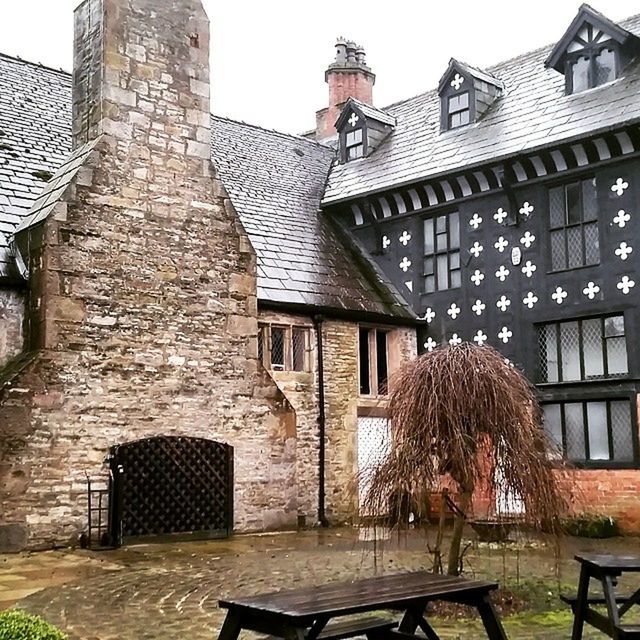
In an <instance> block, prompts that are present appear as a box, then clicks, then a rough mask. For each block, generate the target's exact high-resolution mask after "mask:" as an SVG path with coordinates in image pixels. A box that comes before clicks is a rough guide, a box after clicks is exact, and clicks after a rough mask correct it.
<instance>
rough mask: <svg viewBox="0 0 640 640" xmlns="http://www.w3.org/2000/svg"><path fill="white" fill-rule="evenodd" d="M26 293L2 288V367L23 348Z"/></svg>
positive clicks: (0, 319)
mask: <svg viewBox="0 0 640 640" xmlns="http://www.w3.org/2000/svg"><path fill="white" fill-rule="evenodd" d="M23 323H24V295H23V294H22V292H20V291H16V290H14V289H3V288H0V369H2V367H4V365H6V364H7V362H9V361H10V360H12V359H13V358H15V357H16V356H17V355H19V354H20V352H21V351H22V349H23V346H24V336H23Z"/></svg>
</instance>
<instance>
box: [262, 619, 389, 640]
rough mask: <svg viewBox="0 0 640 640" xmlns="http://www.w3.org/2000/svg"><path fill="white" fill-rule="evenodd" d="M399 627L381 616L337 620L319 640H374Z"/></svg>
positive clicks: (328, 626) (273, 638)
mask: <svg viewBox="0 0 640 640" xmlns="http://www.w3.org/2000/svg"><path fill="white" fill-rule="evenodd" d="M397 626H398V622H397V621H395V620H389V619H388V618H382V617H379V616H367V617H366V618H359V619H355V620H336V621H335V622H329V623H328V624H327V626H326V627H325V628H324V629H323V630H322V631H321V632H320V633H319V634H318V637H317V640H345V639H346V638H355V637H356V636H367V638H368V640H374V639H375V638H378V637H379V636H380V635H381V634H386V633H388V632H389V631H391V630H392V629H395V628H396V627H397ZM266 640H280V639H279V638H278V636H267V638H266Z"/></svg>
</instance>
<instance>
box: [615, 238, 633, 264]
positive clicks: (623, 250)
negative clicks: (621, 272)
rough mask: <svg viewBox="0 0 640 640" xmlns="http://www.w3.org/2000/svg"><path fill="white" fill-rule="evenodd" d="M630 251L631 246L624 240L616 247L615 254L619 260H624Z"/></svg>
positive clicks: (631, 249)
mask: <svg viewBox="0 0 640 640" xmlns="http://www.w3.org/2000/svg"><path fill="white" fill-rule="evenodd" d="M632 251H633V247H630V246H629V245H628V244H627V243H626V242H621V243H620V246H619V247H618V248H617V249H616V255H617V256H618V257H619V258H620V260H626V259H627V258H628V257H629V254H630V253H631V252H632Z"/></svg>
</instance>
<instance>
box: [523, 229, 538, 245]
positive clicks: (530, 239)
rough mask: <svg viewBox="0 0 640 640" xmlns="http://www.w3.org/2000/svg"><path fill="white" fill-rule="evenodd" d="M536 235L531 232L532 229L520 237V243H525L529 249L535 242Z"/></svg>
mask: <svg viewBox="0 0 640 640" xmlns="http://www.w3.org/2000/svg"><path fill="white" fill-rule="evenodd" d="M535 240H536V237H535V236H534V235H533V233H531V231H527V232H526V233H525V234H524V235H523V236H522V238H520V244H523V245H524V246H525V247H526V248H527V249H528V248H529V247H530V246H531V245H532V244H533V243H534V242H535Z"/></svg>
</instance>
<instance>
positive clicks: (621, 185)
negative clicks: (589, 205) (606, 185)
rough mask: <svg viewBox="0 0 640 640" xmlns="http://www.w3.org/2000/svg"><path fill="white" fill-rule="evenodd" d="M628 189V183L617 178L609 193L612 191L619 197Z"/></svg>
mask: <svg viewBox="0 0 640 640" xmlns="http://www.w3.org/2000/svg"><path fill="white" fill-rule="evenodd" d="M628 188H629V183H628V182H627V181H626V180H623V179H622V178H618V179H617V180H616V181H615V182H614V183H613V184H612V185H611V191H613V192H614V193H615V194H616V195H618V196H621V195H622V194H623V193H624V192H625V189H628Z"/></svg>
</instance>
